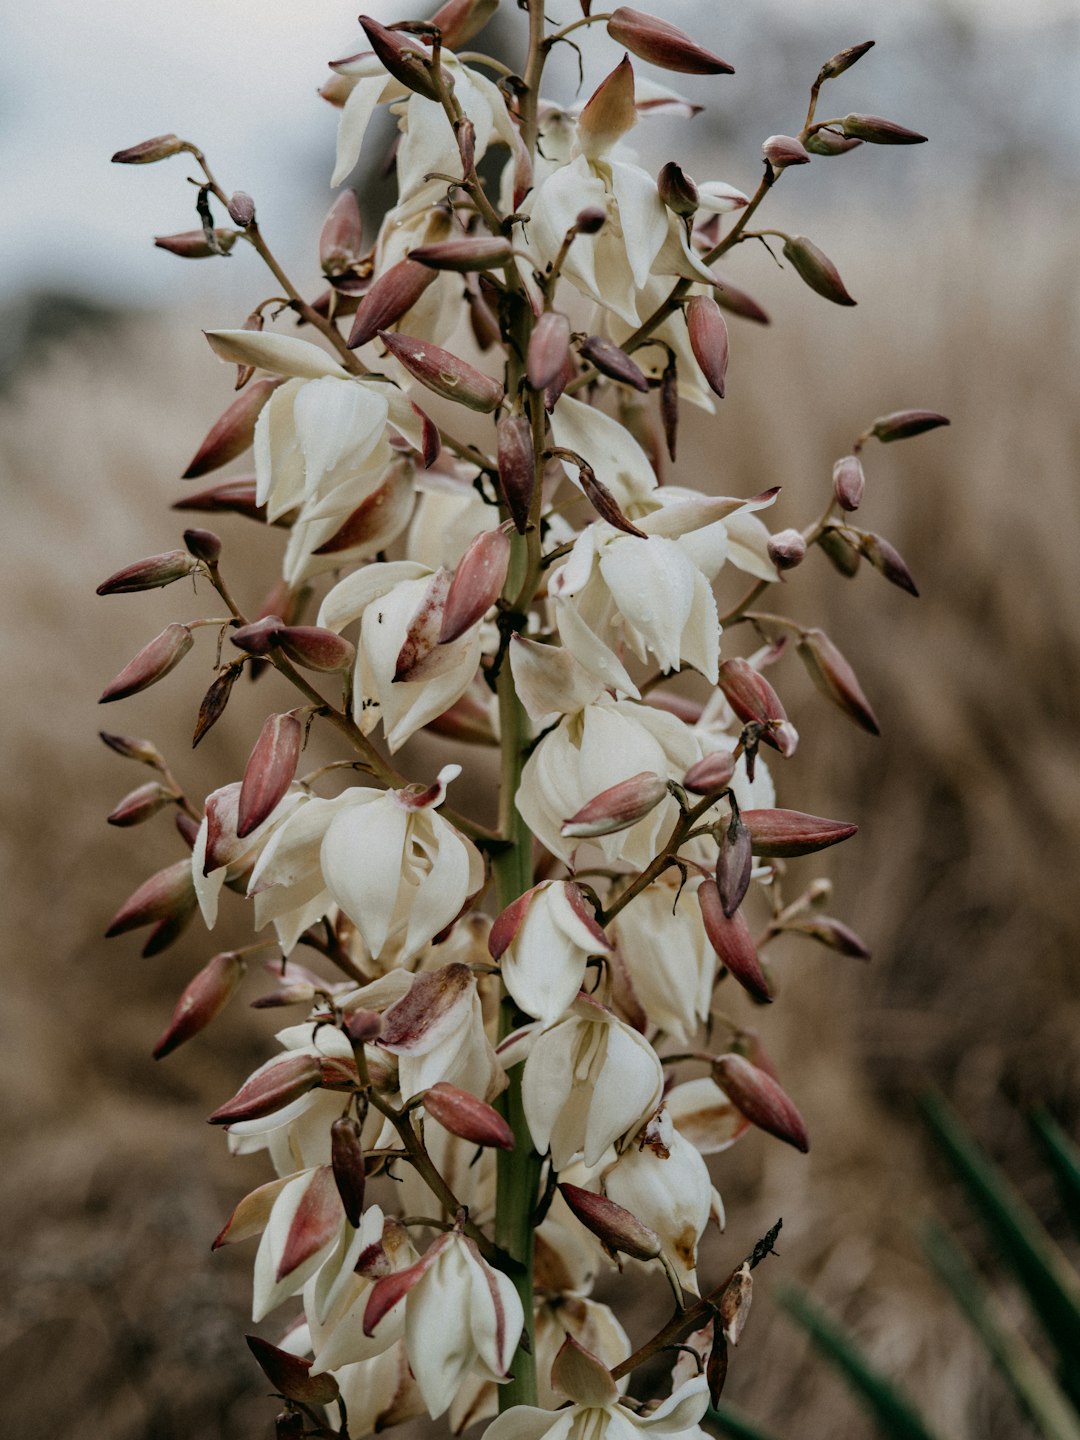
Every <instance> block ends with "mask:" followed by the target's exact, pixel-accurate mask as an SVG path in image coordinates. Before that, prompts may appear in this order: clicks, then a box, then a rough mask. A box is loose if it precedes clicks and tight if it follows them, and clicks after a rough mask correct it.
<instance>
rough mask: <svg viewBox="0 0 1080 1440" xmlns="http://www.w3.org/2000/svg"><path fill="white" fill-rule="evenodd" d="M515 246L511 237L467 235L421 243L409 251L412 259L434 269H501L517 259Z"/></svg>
mask: <svg viewBox="0 0 1080 1440" xmlns="http://www.w3.org/2000/svg"><path fill="white" fill-rule="evenodd" d="M513 250H514V247H513V246H512V245H511V244H510V241H509V240H504V239H501V238H499V237H498V236H494V235H467V236H465V237H464V238H463V239H461V240H440V241H438V242H437V243H436V244H434V245H418V246H416V248H415V249H414V250H410V251H409V259H410V260H415V261H416V263H417V264H418V265H427V266H429V267H430V268H431V269H432V270H456V271H459V272H461V273H462V274H464V273H465V272H466V271H468V270H497V269H500V268H501V267H502V266H504V265H507V264H509V262H510V261H511V260H512V259H513Z"/></svg>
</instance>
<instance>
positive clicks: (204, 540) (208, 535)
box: [184, 530, 221, 565]
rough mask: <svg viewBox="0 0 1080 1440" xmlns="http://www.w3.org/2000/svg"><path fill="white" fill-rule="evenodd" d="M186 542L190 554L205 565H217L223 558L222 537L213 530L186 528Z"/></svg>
mask: <svg viewBox="0 0 1080 1440" xmlns="http://www.w3.org/2000/svg"><path fill="white" fill-rule="evenodd" d="M184 544H185V545H186V546H187V548H188V554H189V555H193V556H194V557H195V559H196V560H201V561H202V562H203V564H204V565H216V564H217V562H218V560H219V559H220V558H221V537H220V536H219V535H215V534H214V532H213V530H185V531H184Z"/></svg>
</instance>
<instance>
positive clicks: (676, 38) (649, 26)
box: [607, 5, 735, 75]
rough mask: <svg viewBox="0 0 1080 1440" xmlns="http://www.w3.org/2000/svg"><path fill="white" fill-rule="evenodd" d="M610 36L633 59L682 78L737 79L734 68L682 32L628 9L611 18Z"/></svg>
mask: <svg viewBox="0 0 1080 1440" xmlns="http://www.w3.org/2000/svg"><path fill="white" fill-rule="evenodd" d="M607 32H608V34H609V35H610V36H611V38H612V39H613V40H614V41H615V43H616V44H617V45H625V47H626V48H627V50H629V51H630V52H631V54H633V55H637V56H638V57H639V58H640V59H642V60H648V61H649V62H650V64H652V65H659V66H660V68H661V69H663V70H675V71H678V72H679V73H680V74H683V75H734V73H735V69H734V66H731V65H729V64H728V63H727V61H726V60H721V59H720V57H719V55H714V54H712V52H711V51H709V50H706V49H704V47H703V46H701V45H699V44H698V43H697V41H696V40H692V39H691V38H690V36H689V35H687V34H686V33H685V31H683V30H678V29H676V28H675V26H674V25H669V24H667V22H666V21H664V20H657V19H656V17H655V16H653V15H645V14H643V12H642V11H640V10H631V9H629V8H628V7H627V6H625V5H620V6H619V8H618V9H617V10H616V11H615V12H614V13H613V14H612V17H611V19H610V20H609V21H608V22H607Z"/></svg>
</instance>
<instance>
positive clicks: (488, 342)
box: [465, 281, 501, 350]
mask: <svg viewBox="0 0 1080 1440" xmlns="http://www.w3.org/2000/svg"><path fill="white" fill-rule="evenodd" d="M465 303H466V304H467V305H468V307H469V328H470V330H471V331H472V333H473V339H474V340H475V341H476V343H477V345H478V346H479V347H480V349H481V350H490V349H491V347H492V346H493V345H497V344H498V343H499V340H500V338H501V332H500V330H499V322H498V320H497V319H496V316H495V312H494V310H492V308H491V306H490V305H489V304H488V303H487V301H486V300H485V299H484V297H483V295H481V293H480V287H479V286H478V285H477V284H476V283H475V281H474V282H473V283H472V284H466V287H465Z"/></svg>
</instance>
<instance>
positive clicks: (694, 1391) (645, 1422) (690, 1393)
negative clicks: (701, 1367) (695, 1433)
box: [628, 1375, 709, 1435]
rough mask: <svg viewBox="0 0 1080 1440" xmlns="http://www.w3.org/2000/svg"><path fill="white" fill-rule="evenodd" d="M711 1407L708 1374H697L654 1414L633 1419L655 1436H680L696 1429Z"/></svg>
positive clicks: (631, 1417) (669, 1397)
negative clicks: (681, 1432) (706, 1376)
mask: <svg viewBox="0 0 1080 1440" xmlns="http://www.w3.org/2000/svg"><path fill="white" fill-rule="evenodd" d="M708 1408H709V1382H708V1380H707V1379H706V1378H705V1376H704V1375H695V1376H694V1377H693V1379H692V1380H688V1381H687V1382H686V1384H685V1385H680V1386H679V1388H678V1390H676V1391H675V1392H674V1393H673V1394H671V1395H669V1396H668V1398H667V1399H666V1400H665V1401H664V1402H663V1404H662V1405H660V1406H658V1408H657V1409H655V1410H654V1411H653V1412H652V1414H651V1415H645V1416H642V1417H641V1418H640V1419H639V1418H638V1417H637V1416H636V1415H631V1416H630V1417H629V1418H630V1420H631V1422H632V1424H634V1425H636V1426H637V1428H638V1429H639V1430H651V1431H652V1432H653V1434H654V1435H678V1434H679V1433H680V1431H683V1430H692V1429H693V1428H694V1426H695V1425H697V1424H698V1422H699V1421H700V1420H701V1419H702V1418H703V1417H704V1414H705V1411H706V1410H707V1409H708ZM628 1414H629V1412H628Z"/></svg>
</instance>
